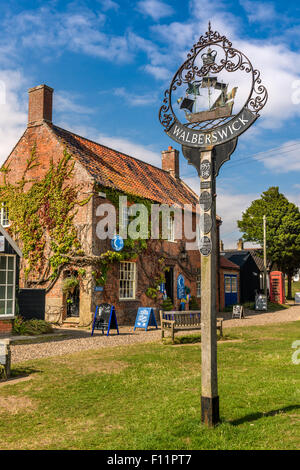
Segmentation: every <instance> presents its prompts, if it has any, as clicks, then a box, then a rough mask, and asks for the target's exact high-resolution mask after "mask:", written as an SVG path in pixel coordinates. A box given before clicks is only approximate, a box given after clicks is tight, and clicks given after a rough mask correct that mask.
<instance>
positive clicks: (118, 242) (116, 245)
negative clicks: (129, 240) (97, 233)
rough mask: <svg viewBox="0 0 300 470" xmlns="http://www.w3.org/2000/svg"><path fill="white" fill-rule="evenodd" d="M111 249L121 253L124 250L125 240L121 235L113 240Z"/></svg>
mask: <svg viewBox="0 0 300 470" xmlns="http://www.w3.org/2000/svg"><path fill="white" fill-rule="evenodd" d="M111 247H112V249H113V250H115V251H121V250H123V248H124V240H123V238H122V237H120V235H115V236H114V237H113V238H112V239H111Z"/></svg>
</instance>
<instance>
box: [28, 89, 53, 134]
mask: <svg viewBox="0 0 300 470" xmlns="http://www.w3.org/2000/svg"><path fill="white" fill-rule="evenodd" d="M28 94H29V106H28V126H38V125H40V124H42V122H44V121H46V122H49V123H52V99H53V88H50V87H49V86H47V85H39V86H36V87H34V88H30V89H29V90H28Z"/></svg>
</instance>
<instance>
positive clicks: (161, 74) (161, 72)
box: [144, 65, 170, 80]
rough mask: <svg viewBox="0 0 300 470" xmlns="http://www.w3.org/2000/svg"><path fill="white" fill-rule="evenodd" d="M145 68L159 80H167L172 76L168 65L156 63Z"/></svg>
mask: <svg viewBox="0 0 300 470" xmlns="http://www.w3.org/2000/svg"><path fill="white" fill-rule="evenodd" d="M144 70H145V71H146V72H148V73H150V74H151V75H153V77H154V78H156V79H157V80H167V79H168V78H169V77H170V72H169V70H168V69H167V68H166V67H157V66H154V65H146V66H145V67H144Z"/></svg>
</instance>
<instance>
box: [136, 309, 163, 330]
mask: <svg viewBox="0 0 300 470" xmlns="http://www.w3.org/2000/svg"><path fill="white" fill-rule="evenodd" d="M149 326H155V327H156V329H157V323H156V318H155V315H154V310H153V308H152V307H140V308H139V309H138V311H137V315H136V319H135V324H134V329H133V331H135V330H136V328H144V329H145V331H147V328H148V327H149Z"/></svg>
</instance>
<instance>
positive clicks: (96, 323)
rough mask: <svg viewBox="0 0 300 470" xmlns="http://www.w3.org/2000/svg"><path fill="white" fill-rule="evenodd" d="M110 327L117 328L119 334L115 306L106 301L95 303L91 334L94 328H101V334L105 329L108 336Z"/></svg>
mask: <svg viewBox="0 0 300 470" xmlns="http://www.w3.org/2000/svg"><path fill="white" fill-rule="evenodd" d="M111 329H113V330H117V333H118V334H119V327H118V321H117V315H116V309H115V307H114V306H113V305H110V304H106V303H103V304H101V305H97V307H96V311H95V315H94V320H93V328H92V336H93V335H94V331H95V330H102V334H103V335H104V331H105V330H107V333H106V336H108V335H109V332H110V330H111Z"/></svg>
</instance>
